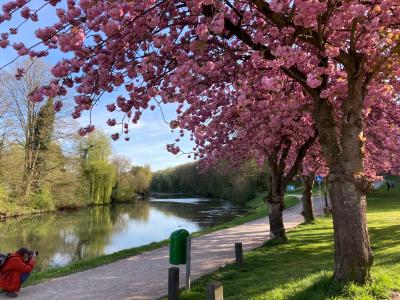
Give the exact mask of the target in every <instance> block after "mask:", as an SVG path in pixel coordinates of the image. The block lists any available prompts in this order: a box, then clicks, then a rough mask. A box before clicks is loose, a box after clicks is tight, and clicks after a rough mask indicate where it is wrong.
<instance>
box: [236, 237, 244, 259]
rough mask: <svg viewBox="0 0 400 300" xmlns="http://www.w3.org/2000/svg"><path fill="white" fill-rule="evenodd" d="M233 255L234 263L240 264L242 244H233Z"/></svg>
mask: <svg viewBox="0 0 400 300" xmlns="http://www.w3.org/2000/svg"><path fill="white" fill-rule="evenodd" d="M235 254H236V263H237V264H241V263H242V262H243V248H242V243H241V242H238V243H235Z"/></svg>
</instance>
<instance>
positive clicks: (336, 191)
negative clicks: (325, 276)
mask: <svg viewBox="0 0 400 300" xmlns="http://www.w3.org/2000/svg"><path fill="white" fill-rule="evenodd" d="M331 197H332V208H333V227H334V242H335V270H334V277H335V278H336V279H337V280H339V281H344V282H349V281H354V282H358V283H365V282H367V281H368V280H369V279H370V273H369V271H370V267H371V265H372V262H373V254H372V251H371V248H370V246H369V237H368V230H367V224H366V217H365V216H366V210H367V204H366V196H365V193H362V192H360V191H358V189H357V187H356V186H355V184H354V183H353V182H351V181H344V180H334V181H333V182H332V183H331Z"/></svg>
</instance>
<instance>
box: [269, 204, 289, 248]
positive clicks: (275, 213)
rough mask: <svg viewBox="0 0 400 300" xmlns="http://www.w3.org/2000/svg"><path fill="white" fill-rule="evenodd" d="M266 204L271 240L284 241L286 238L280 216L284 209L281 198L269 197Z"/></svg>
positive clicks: (281, 216)
mask: <svg viewBox="0 0 400 300" xmlns="http://www.w3.org/2000/svg"><path fill="white" fill-rule="evenodd" d="M267 203H268V218H269V230H270V236H271V239H274V240H280V241H286V240H287V237H286V233H285V226H284V224H283V214H282V211H283V209H284V203H283V196H275V197H274V196H272V197H269V199H268V201H267Z"/></svg>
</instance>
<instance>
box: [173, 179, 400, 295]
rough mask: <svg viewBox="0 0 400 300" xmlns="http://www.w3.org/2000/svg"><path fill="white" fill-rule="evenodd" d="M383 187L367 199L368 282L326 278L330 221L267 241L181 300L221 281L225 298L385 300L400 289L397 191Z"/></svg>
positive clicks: (197, 283)
mask: <svg viewBox="0 0 400 300" xmlns="http://www.w3.org/2000/svg"><path fill="white" fill-rule="evenodd" d="M399 183H400V182H399V181H398V180H397V183H396V188H395V189H394V190H391V191H389V192H387V191H385V187H381V188H379V189H378V190H377V191H374V192H372V193H371V194H369V195H368V216H367V219H368V227H369V232H370V238H371V243H372V248H373V251H374V254H375V263H374V266H373V267H372V278H373V281H372V283H371V284H369V285H366V286H360V285H356V284H348V285H340V284H338V283H335V282H333V281H332V280H331V277H332V266H333V251H332V249H333V242H332V239H333V236H332V235H333V229H332V219H331V218H325V217H324V218H321V219H318V220H317V221H316V222H315V223H314V224H309V225H300V226H299V227H297V228H295V229H293V230H290V231H289V232H288V238H289V241H288V242H287V243H283V244H274V243H272V242H267V243H265V244H264V245H263V246H261V247H260V248H258V249H256V250H254V251H251V252H248V253H247V254H246V255H245V259H244V261H245V262H244V263H243V265H241V266H236V265H228V266H226V267H224V268H221V269H219V270H218V271H216V272H214V273H211V274H209V275H206V276H204V277H202V278H201V279H199V280H197V281H195V282H194V283H193V284H192V290H191V292H189V293H187V292H183V293H182V295H181V297H180V299H183V300H195V299H196V300H197V299H205V298H206V296H205V295H206V294H205V289H206V285H207V283H208V282H210V281H212V280H217V281H220V282H222V283H223V286H224V298H225V299H232V300H236V299H237V300H242V299H269V300H275V299H276V300H278V299H279V300H281V299H290V300H300V299H335V300H339V299H343V300H344V299H352V300H353V299H354V300H357V299H358V300H361V299H362V300H374V299H390V298H391V295H392V293H393V291H400V256H399V253H400V244H399V242H398V241H399V240H400V225H399V224H400V189H399V187H398V186H399Z"/></svg>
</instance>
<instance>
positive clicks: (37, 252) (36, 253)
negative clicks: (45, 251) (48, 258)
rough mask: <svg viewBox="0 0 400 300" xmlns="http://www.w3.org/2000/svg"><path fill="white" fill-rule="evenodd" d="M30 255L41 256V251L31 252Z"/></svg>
mask: <svg viewBox="0 0 400 300" xmlns="http://www.w3.org/2000/svg"><path fill="white" fill-rule="evenodd" d="M29 254H30V255H35V256H38V255H39V251H37V250H31V251H30V252H29Z"/></svg>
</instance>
